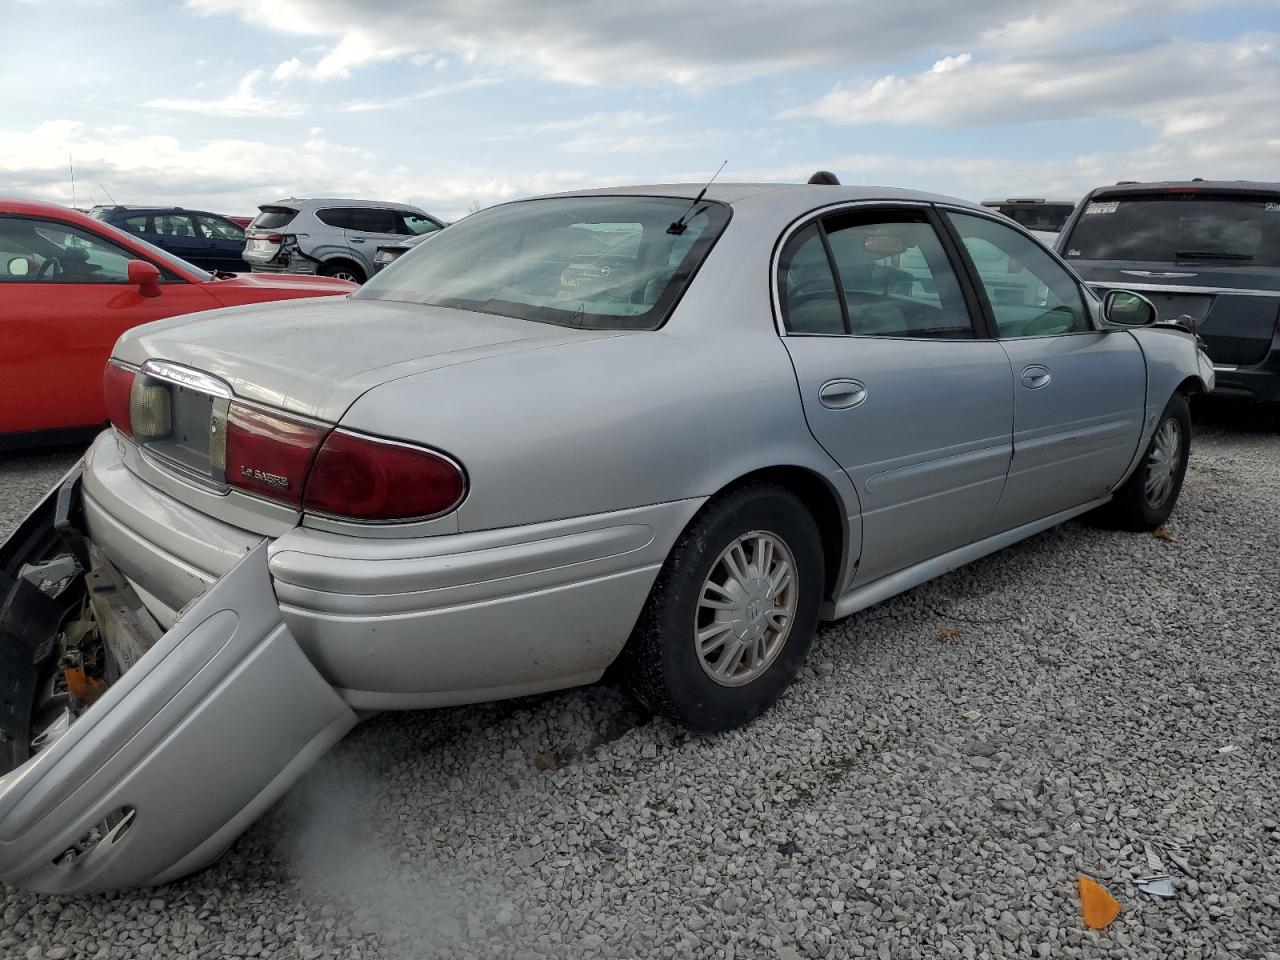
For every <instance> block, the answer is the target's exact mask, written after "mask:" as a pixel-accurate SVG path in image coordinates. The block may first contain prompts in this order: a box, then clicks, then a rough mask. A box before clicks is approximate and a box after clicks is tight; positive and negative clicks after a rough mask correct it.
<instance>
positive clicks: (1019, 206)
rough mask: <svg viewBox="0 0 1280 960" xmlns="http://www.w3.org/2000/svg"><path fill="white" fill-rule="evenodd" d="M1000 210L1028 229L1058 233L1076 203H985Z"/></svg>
mask: <svg viewBox="0 0 1280 960" xmlns="http://www.w3.org/2000/svg"><path fill="white" fill-rule="evenodd" d="M984 206H988V207H993V208H994V209H996V210H999V211H1000V212H1001V213H1003V214H1004V215H1005V216H1006V217H1008V218H1009V219H1010V220H1013V221H1015V222H1017V223H1020V224H1022V225H1023V226H1024V227H1026V228H1027V229H1028V230H1046V231H1049V232H1050V233H1057V232H1058V231H1059V230H1061V229H1062V228H1063V226H1064V225H1065V224H1066V222H1067V218H1068V217H1069V216H1071V211H1072V210H1074V209H1075V208H1076V207H1075V204H1074V203H999V204H984Z"/></svg>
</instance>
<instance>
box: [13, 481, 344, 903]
mask: <svg viewBox="0 0 1280 960" xmlns="http://www.w3.org/2000/svg"><path fill="white" fill-rule="evenodd" d="M80 498H81V494H80V474H79V468H77V469H75V470H73V471H72V472H71V473H70V474H69V475H68V476H67V478H66V479H65V480H64V481H63V482H62V483H61V484H60V485H59V486H58V487H57V488H56V489H55V490H54V491H53V492H51V493H50V495H49V496H48V497H47V498H46V499H45V501H44V502H43V503H42V504H41V505H40V506H39V507H37V508H36V510H35V511H33V513H32V514H31V515H30V516H29V517H28V518H27V520H25V521H24V522H23V524H22V525H21V526H20V527H19V528H18V530H17V531H16V532H15V533H14V534H13V536H12V537H10V538H9V540H8V541H7V542H5V544H4V545H3V546H2V547H0V880H3V881H4V882H6V883H10V884H13V885H15V886H19V887H24V888H27V889H31V890H37V891H42V892H46V893H59V894H66V893H78V892H84V891H91V890H104V889H113V888H120V887H131V886H146V885H150V884H158V883H165V882H168V881H170V880H173V879H176V878H178V877H181V876H183V875H184V874H187V873H190V872H192V871H194V870H198V869H200V868H202V867H204V866H206V865H208V864H209V863H211V862H213V861H214V860H215V859H216V858H217V857H218V856H219V855H220V854H221V853H222V852H223V851H224V850H225V849H226V848H227V847H228V846H229V845H230V844H231V842H232V841H233V840H234V839H235V838H236V837H237V836H238V835H239V834H240V833H241V832H242V831H243V830H244V829H245V828H246V827H247V826H248V825H249V824H250V823H252V822H253V820H254V819H256V818H257V817H258V816H260V815H261V814H262V812H263V811H264V810H265V809H266V808H267V807H268V806H269V805H270V804H271V803H272V802H274V801H275V800H276V799H277V798H278V797H279V796H280V795H281V794H283V793H284V791H285V790H287V789H288V787H289V786H290V785H291V784H292V783H293V782H294V781H295V780H296V779H297V778H298V777H299V776H300V775H301V774H302V773H303V772H304V771H305V770H306V769H307V768H308V767H310V766H311V764H312V763H314V762H315V760H316V759H318V758H319V757H320V756H321V755H322V754H323V753H324V752H325V751H326V750H327V749H328V748H329V747H330V746H332V745H333V744H334V743H335V742H337V741H338V740H339V739H341V738H342V736H343V735H345V734H346V732H347V731H348V730H350V729H351V728H352V727H353V726H354V725H355V723H356V716H355V714H354V713H353V712H352V710H351V708H350V707H349V706H347V704H346V703H345V702H344V701H343V700H342V698H341V697H339V696H338V694H337V693H336V692H335V691H334V690H333V688H332V687H331V686H330V685H329V684H328V683H327V682H325V680H324V679H323V678H322V677H321V676H320V675H319V674H318V673H317V672H316V670H315V668H314V667H313V666H312V665H311V663H310V661H309V660H308V659H307V658H306V656H305V655H304V654H303V653H302V651H301V650H300V649H299V647H298V645H297V643H296V641H295V640H294V637H293V635H292V634H291V633H290V632H289V628H288V627H287V626H286V625H285V623H284V620H283V618H282V616H281V613H280V607H279V605H278V603H277V601H276V597H275V594H274V592H273V590H272V586H271V579H270V575H269V573H268V570H267V543H266V541H265V540H264V541H262V542H260V543H258V544H257V546H255V547H253V548H251V549H250V550H249V551H248V552H247V553H246V555H245V556H244V557H243V559H241V560H240V561H239V562H238V563H237V564H236V565H235V566H234V567H232V568H231V570H230V571H229V572H227V573H226V574H225V575H224V576H222V577H221V578H220V579H219V580H217V581H216V582H215V583H214V584H213V585H212V586H211V587H209V588H208V589H207V590H206V591H205V592H204V593H203V594H202V595H201V596H199V597H198V598H197V599H195V600H194V601H193V602H192V603H191V604H190V605H189V606H188V607H187V608H186V609H185V610H183V611H182V613H181V615H180V616H179V617H178V619H177V621H176V622H175V623H174V624H173V626H172V627H170V629H169V630H167V631H164V632H161V631H160V630H158V629H156V628H155V627H154V624H151V625H148V624H147V623H146V622H145V621H146V615H145V613H143V614H142V618H141V619H138V617H137V616H136V614H137V612H138V611H139V610H140V609H142V605H141V604H140V603H139V602H137V597H136V595H134V594H133V593H132V590H131V588H130V587H129V585H128V582H127V581H126V580H125V579H124V578H123V577H120V575H119V574H118V573H117V572H115V570H114V568H113V567H112V566H111V564H110V562H109V561H108V560H106V558H105V557H104V556H102V555H101V553H100V552H98V551H97V550H96V548H95V547H94V545H93V544H92V542H91V541H90V540H88V539H87V538H86V537H85V535H84V533H83V525H82V523H81V522H80V517H79V511H80ZM86 570H87V571H89V572H88V573H86V572H85V571H86ZM149 630H150V631H153V633H152V634H150V635H149V633H148V631H149ZM86 632H88V633H89V634H90V635H91V636H94V637H97V636H101V637H102V639H103V643H102V645H101V646H102V650H101V651H100V653H101V656H102V657H103V658H104V659H105V660H106V661H107V662H106V663H105V664H102V663H90V664H89V665H88V666H83V665H82V664H81V662H80V661H81V657H82V656H87V657H88V658H89V660H91V661H92V660H93V659H94V658H95V657H97V656H98V655H99V651H98V650H96V649H91V645H90V644H88V643H85V644H84V650H85V651H88V653H87V654H84V653H82V652H81V648H80V647H79V646H77V644H79V643H80V642H81V641H80V639H79V638H81V637H82V636H83V635H85V634H86ZM107 641H111V642H107ZM129 651H133V654H134V656H133V657H132V658H131V657H130V654H129ZM131 660H132V662H130V661H131ZM77 671H81V672H80V673H77ZM95 673H96V674H98V676H96V677H94V676H87V675H89V674H95ZM77 678H78V679H77ZM77 684H80V686H79V687H78V686H77ZM83 684H89V688H87V689H88V692H86V688H85V687H84V686H83ZM86 703H87V704H88V705H87V706H86V705H85V704H86Z"/></svg>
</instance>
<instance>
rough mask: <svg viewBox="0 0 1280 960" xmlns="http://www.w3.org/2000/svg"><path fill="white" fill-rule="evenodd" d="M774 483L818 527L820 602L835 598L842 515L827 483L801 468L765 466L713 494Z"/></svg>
mask: <svg viewBox="0 0 1280 960" xmlns="http://www.w3.org/2000/svg"><path fill="white" fill-rule="evenodd" d="M761 482H764V483H776V484H778V486H780V487H785V488H786V489H787V490H790V491H791V492H792V493H794V494H795V495H796V496H797V497H799V498H800V500H801V502H802V503H804V505H805V507H807V508H808V510H809V512H810V513H811V514H813V519H814V521H815V522H816V523H817V525H818V533H819V535H820V536H821V537H822V566H823V570H824V579H825V581H826V582H825V583H824V584H823V594H822V595H823V599H832V598H834V596H835V592H836V587H837V581H838V579H839V577H840V571H841V568H842V567H843V566H844V554H845V516H844V510H843V509H842V508H841V506H840V499H839V497H837V496H836V494H835V491H833V490H832V489H831V487H830V486H828V485H827V482H826V481H825V480H823V479H822V477H820V476H819V475H818V474H816V473H814V472H813V471H812V470H807V469H805V468H804V467H795V466H785V467H767V468H765V469H763V470H756V471H755V472H753V473H748V474H746V475H745V476H742V477H739V478H738V479H737V480H734V481H733V482H732V483H729V484H726V485H725V486H723V487H721V488H720V489H719V490H718V491H716V494H715V496H717V497H718V496H720V495H721V494H724V493H727V492H728V491H730V490H735V489H737V488H738V487H741V486H744V485H746V484H748V483H761Z"/></svg>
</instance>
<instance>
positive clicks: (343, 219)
mask: <svg viewBox="0 0 1280 960" xmlns="http://www.w3.org/2000/svg"><path fill="white" fill-rule="evenodd" d="M353 213H355V211H354V210H352V209H351V208H350V207H330V208H329V209H327V210H317V211H316V219H317V220H319V221H320V222H321V223H324V224H328V225H329V226H331V227H337V228H338V229H339V230H350V229H352V226H353V225H352V217H351V215H352V214H353ZM259 219H261V218H259Z"/></svg>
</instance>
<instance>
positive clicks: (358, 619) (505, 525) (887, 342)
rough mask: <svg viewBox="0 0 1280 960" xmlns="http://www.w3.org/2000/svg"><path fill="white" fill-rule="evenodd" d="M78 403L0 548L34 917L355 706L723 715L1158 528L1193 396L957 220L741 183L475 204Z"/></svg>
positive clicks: (210, 833)
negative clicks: (894, 611) (1049, 565)
mask: <svg viewBox="0 0 1280 960" xmlns="http://www.w3.org/2000/svg"><path fill="white" fill-rule="evenodd" d="M104 385H105V390H106V398H107V405H108V408H109V410H110V411H111V419H112V423H113V426H112V428H111V429H110V430H108V431H107V432H105V433H103V434H102V435H101V436H100V437H99V438H98V439H97V441H96V442H95V443H94V445H93V447H92V448H91V449H90V450H89V452H88V454H87V455H86V457H85V459H84V461H83V463H82V464H81V465H79V466H78V467H77V468H76V469H75V470H74V471H72V473H71V474H70V475H69V476H68V477H67V478H66V479H65V481H64V482H63V483H62V484H60V485H59V487H58V488H57V489H56V490H54V491H53V492H52V493H51V494H50V496H49V498H48V499H47V500H46V501H45V503H44V504H42V505H41V507H39V508H38V509H37V510H36V511H35V512H34V513H33V514H32V515H31V517H29V518H28V520H27V521H26V522H25V523H24V524H23V525H22V527H21V528H20V529H19V530H18V531H17V532H16V533H15V534H14V536H13V537H12V538H11V539H10V540H9V541H8V542H7V543H6V544H5V545H4V547H3V548H0V579H2V580H3V586H4V588H5V590H6V593H7V600H6V602H5V606H4V608H3V611H2V612H0V637H2V638H3V639H2V641H0V642H2V643H3V648H0V679H2V680H3V683H0V707H2V708H3V709H0V879H3V880H5V881H6V882H9V883H13V884H17V885H20V886H24V887H29V888H32V889H37V890H45V891H52V892H59V893H66V892H74V891H84V890H93V889H104V888H112V887H120V886H126V885H138V884H155V883H163V882H166V881H168V880H172V879H174V878H176V877H179V876H182V875H183V874H186V873H188V872H190V871H193V870H196V869H198V868H200V867H202V866H204V865H206V864H208V863H210V862H211V861H212V860H213V859H215V858H216V857H217V856H218V855H219V854H220V853H221V852H222V851H223V850H224V849H225V848H226V847H227V846H228V845H229V844H230V843H231V842H232V841H233V840H234V839H235V837H236V836H237V835H238V834H239V833H240V832H241V831H242V830H243V829H244V828H245V827H246V826H247V825H248V824H249V823H251V822H252V821H253V820H254V819H255V818H256V817H257V816H258V815H259V814H260V813H261V812H262V811H263V810H264V809H266V807H267V806H268V805H269V804H271V803H272V802H273V801H274V800H275V799H276V798H277V797H279V796H280V795H281V794H282V793H283V792H284V791H285V790H286V789H287V788H288V787H289V785H290V784H291V783H292V782H293V781H294V780H295V779H296V778H297V777H298V776H299V775H300V774H301V773H302V772H303V771H304V770H305V769H306V768H307V767H308V766H309V765H310V764H311V763H312V762H313V761H314V760H315V759H316V758H317V757H319V756H320V755H321V754H322V753H323V752H324V751H325V750H326V749H328V747H329V746H331V745H332V744H333V743H335V742H336V741H337V740H338V739H340V738H341V737H342V736H343V735H344V734H345V733H346V732H347V731H348V730H350V729H351V727H352V726H354V725H355V723H356V722H357V718H358V717H360V716H363V715H366V714H367V713H369V712H371V711H379V710H388V709H419V708H425V707H435V706H441V705H445V704H458V703H466V702H471V701H479V700H487V699H492V698H499V697H512V696H519V695H523V694H530V693H535V692H538V691H546V690H554V689H557V688H562V687H569V686H573V685H576V684H587V683H591V682H593V681H595V680H597V679H598V678H599V677H600V676H601V675H602V674H603V673H604V671H605V669H606V668H608V667H610V666H611V665H616V667H617V672H618V675H619V676H621V677H623V678H624V679H625V681H626V682H627V683H628V684H629V685H630V687H631V689H632V690H633V691H634V692H635V694H636V695H637V696H638V697H639V698H640V699H642V700H643V701H644V702H645V703H647V704H649V705H650V706H651V707H653V708H654V709H656V710H659V711H662V712H664V713H666V714H668V715H670V716H671V717H673V718H675V719H676V720H678V721H679V722H681V723H684V724H686V725H688V726H689V727H692V728H695V729H699V730H706V731H716V730H725V729H728V728H730V727H734V726H736V725H738V724H742V723H746V722H748V721H750V720H751V719H752V718H753V717H755V716H757V715H758V714H759V713H760V712H761V711H763V710H765V709H766V708H767V707H768V706H769V705H770V704H771V703H772V702H774V701H775V700H776V699H777V698H778V697H779V696H780V695H781V694H782V693H783V691H784V690H785V688H786V687H787V685H788V683H790V682H791V680H792V678H793V677H794V676H795V674H796V671H797V670H798V669H799V668H800V665H801V662H802V661H803V659H804V656H805V653H806V650H807V649H808V646H809V643H810V640H811V638H812V637H813V634H814V630H815V628H816V626H817V623H818V621H819V620H820V619H825V620H832V619H837V618H840V617H846V616H849V615H850V614H853V613H856V612H857V611H859V610H861V609H863V608H864V607H867V606H869V605H871V604H874V603H877V602H879V601H881V600H883V599H885V598H886V597H889V596H891V595H893V594H895V593H898V592H900V591H902V590H906V589H908V588H910V587H913V586H915V585H917V584H919V583H922V582H923V581H925V580H928V579H929V578H931V577H935V576H938V575H939V574H941V573H944V572H946V571H948V570H951V569H953V568H955V567H957V566H960V565H961V564H964V563H968V562H970V561H972V560H974V559H976V558H978V557H981V556H983V555H984V554H987V553H990V552H992V551H994V550H998V549H1000V548H1001V547H1003V546H1006V545H1008V544H1011V543H1013V542H1015V541H1017V540H1020V539H1022V538H1024V537H1028V536H1031V535H1032V534H1035V533H1037V532H1039V531H1041V530H1044V529H1046V528H1048V527H1051V526H1053V525H1055V524H1058V523H1061V522H1063V521H1064V520H1067V519H1069V518H1071V517H1075V516H1077V515H1080V514H1084V513H1087V512H1092V513H1094V514H1095V515H1096V516H1097V517H1098V518H1099V519H1101V520H1104V521H1105V522H1108V523H1112V524H1116V525H1119V526H1121V527H1127V528H1130V529H1150V528H1153V527H1155V526H1157V525H1158V524H1160V523H1162V522H1163V521H1164V520H1165V518H1166V517H1168V516H1169V513H1170V511H1171V510H1172V509H1173V507H1174V503H1175V501H1176V499H1177V496H1178V492H1179V488H1180V487H1181V484H1182V478H1183V473H1184V471H1185V470H1186V465H1187V454H1188V444H1189V441H1190V430H1189V421H1188V413H1187V397H1188V395H1189V394H1193V393H1197V392H1200V391H1204V390H1208V389H1212V386H1213V372H1212V368H1211V366H1210V365H1209V363H1208V360H1207V358H1206V357H1205V356H1204V355H1203V353H1202V352H1201V351H1200V350H1199V349H1198V347H1197V343H1196V339H1195V337H1194V336H1193V335H1192V334H1191V333H1188V332H1187V331H1185V330H1183V329H1181V328H1179V327H1174V326H1163V325H1160V324H1158V323H1157V322H1156V317H1155V313H1154V309H1153V308H1152V306H1151V304H1150V303H1148V302H1146V301H1144V300H1143V299H1142V298H1141V297H1139V296H1137V295H1134V294H1128V293H1125V292H1122V291H1112V292H1111V293H1109V294H1108V297H1107V300H1106V301H1099V300H1098V299H1097V298H1096V297H1095V295H1094V294H1093V293H1091V292H1090V291H1089V289H1088V288H1087V287H1085V286H1084V285H1083V284H1081V282H1080V281H1079V279H1078V278H1077V277H1076V276H1075V275H1074V274H1073V273H1072V271H1071V270H1070V268H1068V267H1067V266H1066V265H1065V264H1064V263H1063V262H1062V261H1061V260H1059V259H1058V258H1057V257H1056V256H1055V255H1054V254H1053V253H1051V252H1050V251H1049V250H1047V249H1046V248H1045V247H1044V246H1043V245H1042V244H1041V243H1039V242H1038V241H1037V240H1035V239H1034V238H1032V237H1031V236H1030V235H1029V234H1027V233H1026V232H1024V231H1023V230H1021V229H1020V228H1018V227H1017V226H1016V225H1013V224H1011V223H1010V222H1009V221H1008V220H1007V219H1005V218H1002V217H999V216H998V215H996V214H993V213H991V212H988V211H986V210H984V209H983V208H981V207H977V206H974V205H971V204H967V203H964V202H961V201H957V200H951V199H947V198H944V197H936V196H930V195H923V194H919V193H912V192H906V191H893V190H884V189H879V188H876V189H870V188H867V189H859V188H848V187H840V186H833V185H810V186H795V185H777V184H772V185H749V184H746V185H723V186H718V187H715V188H713V189H710V190H706V191H705V192H699V190H698V189H697V188H696V187H685V186H669V185H668V186H651V187H637V188H633V189H619V190H608V191H601V192H591V193H579V194H572V195H562V196H555V197H548V198H542V199H536V200H528V201H521V202H516V203H511V204H507V205H504V206H500V207H496V208H493V209H490V210H486V211H484V212H482V213H479V214H476V215H474V216H471V217H468V218H467V219H466V220H464V221H462V222H460V223H458V224H455V225H454V226H452V227H450V228H449V229H448V231H446V232H444V233H443V234H441V235H440V236H439V237H438V238H437V239H435V240H434V241H433V242H431V243H430V244H426V245H424V246H421V247H419V248H418V249H416V250H414V251H412V252H410V253H408V254H406V255H405V256H404V257H402V258H401V259H400V260H398V261H396V262H395V263H394V264H392V265H391V266H390V267H388V268H387V269H386V270H384V271H383V272H382V273H380V274H379V275H378V276H377V277H375V278H374V279H373V280H371V281H370V282H369V283H368V284H367V285H366V286H364V287H363V288H362V289H361V290H360V291H359V292H358V293H355V294H352V295H351V296H349V297H343V298H334V299H329V300H307V301H298V302H291V303H284V304H277V305H271V306H267V307H260V306H255V307H242V308H234V309H229V310H220V311H214V312H211V313H206V314H201V315H196V316H193V317H183V318H179V319H175V320H167V321H161V322H159V323H155V324H151V325H148V326H143V327H139V328H137V329H135V330H132V331H130V332H129V333H127V334H125V336H124V337H123V338H121V340H120V342H119V343H118V344H117V345H116V348H115V351H114V356H113V359H112V360H111V362H110V364H109V366H108V368H107V370H106V373H105V378H104ZM1065 573H1066V571H1064V574H1065Z"/></svg>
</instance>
